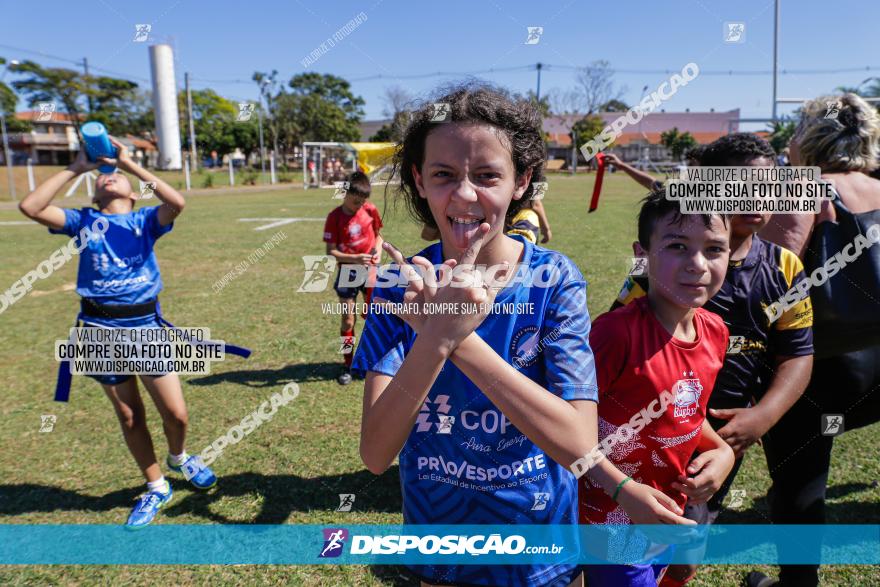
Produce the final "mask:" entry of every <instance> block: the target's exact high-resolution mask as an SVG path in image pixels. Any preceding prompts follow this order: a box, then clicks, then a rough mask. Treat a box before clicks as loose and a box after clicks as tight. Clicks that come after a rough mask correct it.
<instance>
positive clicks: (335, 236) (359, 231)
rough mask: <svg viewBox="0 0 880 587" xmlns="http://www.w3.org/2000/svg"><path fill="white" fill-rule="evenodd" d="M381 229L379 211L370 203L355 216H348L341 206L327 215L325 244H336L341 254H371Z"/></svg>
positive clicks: (362, 207)
mask: <svg viewBox="0 0 880 587" xmlns="http://www.w3.org/2000/svg"><path fill="white" fill-rule="evenodd" d="M381 228H382V219H381V218H380V217H379V210H378V209H377V208H376V206H374V205H373V204H371V203H370V202H365V203H364V205H363V206H361V208H360V210H358V211H357V212H356V213H355V214H348V213H346V212H345V210H343V209H342V206H339V207H337V208H335V209H334V210H333V211H332V212H330V214H328V215H327V222H326V223H325V224H324V242H325V243H336V248H337V249H338V250H339V252H340V253H352V254H361V253H371V252H373V249H374V248H375V246H376V235H378V234H379V230H380V229H381Z"/></svg>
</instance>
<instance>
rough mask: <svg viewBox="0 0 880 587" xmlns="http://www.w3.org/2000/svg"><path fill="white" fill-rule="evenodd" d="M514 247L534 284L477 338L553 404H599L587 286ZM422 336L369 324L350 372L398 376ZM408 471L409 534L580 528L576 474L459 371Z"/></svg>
mask: <svg viewBox="0 0 880 587" xmlns="http://www.w3.org/2000/svg"><path fill="white" fill-rule="evenodd" d="M513 238H517V240H520V241H522V242H523V244H524V247H525V249H524V251H523V258H522V261H521V264H520V267H521V269H524V270H530V273H532V275H533V279H530V278H526V279H522V280H519V283H509V284H508V285H507V287H505V288H504V289H503V290H501V291H500V292H499V293H498V296H497V298H496V300H495V304H496V307H495V309H494V310H493V312H492V313H491V314H489V316H487V317H486V319H485V320H484V321H483V323H482V324H480V326H479V327H478V328H477V329H476V332H477V334H478V335H479V336H480V338H482V339H483V340H484V341H486V342H487V343H488V344H489V345H490V346H491V347H492V348H493V349H494V350H495V352H496V353H498V354H499V355H500V356H501V357H502V358H503V359H504V360H505V361H507V362H508V363H510V364H511V365H512V366H514V368H516V369H518V370H520V371H521V372H522V373H523V374H525V375H526V376H527V377H529V378H530V379H532V380H533V381H535V382H536V383H538V384H539V385H541V386H542V387H544V388H545V389H547V390H549V393H552V394H554V395H557V396H559V397H561V398H562V399H565V400H569V401H570V400H592V401H597V386H596V371H595V366H594V362H593V353H592V351H591V350H590V346H589V333H590V317H589V314H588V312H587V291H586V282H585V280H584V278H583V276H582V275H581V273H580V271H579V270H578V268H577V267H576V266H575V265H574V263H572V262H571V260H569V259H568V258H567V257H565V256H564V255H562V254H560V253H557V252H555V251H550V250H547V249H544V248H542V247H538V246H535V245H533V244H531V243H530V242H527V241H524V240H523V239H522V238H521V237H513ZM420 255H422V256H423V257H425V258H427V259H428V260H430V261H431V262H432V263H434V264H439V263H442V262H443V258H442V249H441V244H440V243H437V244H434V245H432V246H430V247H428V248H427V249H425V250H424V251H423V252H421V253H420ZM552 275H555V279H553V278H552ZM513 281H516V278H514V280H513ZM550 283H553V285H548V284H550ZM540 285H546V287H541V286H540ZM403 291H404V288H402V287H399V286H395V287H392V288H389V289H384V290H383V291H382V292H381V297H383V298H386V299H388V300H390V301H392V302H400V301H401V300H402V296H403ZM377 295H378V294H377ZM415 336H416V335H415V333H414V332H413V330H412V329H411V328H410V327H409V326H407V325H406V324H405V323H404V322H403V321H402V320H400V319H399V318H397V317H395V316H393V315H390V314H380V313H374V314H372V315H370V316H369V318H368V319H367V322H366V325H365V327H364V332H363V335H362V338H361V341H360V344H359V346H358V349H357V353H356V355H355V358H354V362H353V370H354V371H355V372H359V373H361V374H364V373H366V372H367V371H374V372H377V373H383V374H386V375H390V376H393V375H394V374H395V373H396V372H397V370H398V369H399V368H400V365H401V363H402V362H403V359H404V357H405V356H406V354H407V353H408V352H409V350H410V348H412V345H413V342H414V341H415ZM399 461H400V482H401V486H402V493H403V517H404V521H405V523H407V524H577V522H578V518H577V481H576V479H575V477H574V475H573V474H572V473H571V472H570V471H569V470H568V469H567V468H566V465H568V463H566V464H559V463H556V462H555V461H553V460H551V459H550V457H549V456H547V455H546V454H545V453H544V451H543V450H541V449H540V448H538V447H537V446H536V445H535V444H534V443H533V442H532V441H530V440H529V439H528V438H526V436H525V435H524V434H523V433H521V432H520V431H519V430H517V428H516V427H515V426H514V425H513V424H511V422H510V421H509V420H508V419H507V418H506V417H505V416H504V414H502V413H501V411H500V410H499V409H498V408H497V407H495V405H494V404H493V403H492V402H491V401H489V399H488V398H487V397H486V396H485V395H484V394H483V392H482V391H480V389H479V388H478V387H477V386H476V385H474V383H473V382H471V380H470V379H468V378H467V377H466V376H465V375H464V374H463V373H462V372H461V371H460V370H459V369H458V368H457V367H456V366H455V365H454V364H453V363H452V362H451V361H447V362H446V363H445V364H444V366H443V368H442V370H441V371H440V374H439V375H438V376H437V380H436V381H435V382H434V385H433V386H432V387H431V389H430V391H429V392H428V396H427V398H426V400H425V402H424V405H423V406H422V409H421V411H420V412H419V415H418V417H417V418H416V421H415V424H414V425H413V429H412V431H411V432H410V435H409V438H408V439H407V441H406V444H405V445H404V447H403V449H402V450H401V452H400V457H399ZM413 570H414V571H415V572H416V573H417V574H419V575H420V576H422V577H423V578H424V579H425V580H427V581H430V582H440V583H470V584H479V585H547V584H552V583H555V582H556V581H559V582H565V584H567V582H566V581H570V580H571V579H572V578H573V575H574V574H575V573H576V568H575V566H574V565H546V564H534V565H516V566H474V565H464V566H420V567H413Z"/></svg>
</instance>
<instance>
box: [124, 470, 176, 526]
mask: <svg viewBox="0 0 880 587" xmlns="http://www.w3.org/2000/svg"><path fill="white" fill-rule="evenodd" d="M165 486H166V487H167V488H168V492H167V493H162V492H161V491H149V492H147V493H145V494H143V495H142V496H140V498H138V501H137V503H136V504H135V505H134V509H132V510H131V515H129V516H128V521H127V522H126V523H125V527H126V528H129V529H131V530H136V529H138V528H143V527H144V526H146V525H147V524H149V523H150V522H152V521H153V518H155V517H156V514H157V513H159V510H160V509H161V508H162V506H163V505H165V504H166V503H168V502H169V501H171V496H172V495H173V493H174V492H173V491H171V484H170V483H167V482H166V483H165Z"/></svg>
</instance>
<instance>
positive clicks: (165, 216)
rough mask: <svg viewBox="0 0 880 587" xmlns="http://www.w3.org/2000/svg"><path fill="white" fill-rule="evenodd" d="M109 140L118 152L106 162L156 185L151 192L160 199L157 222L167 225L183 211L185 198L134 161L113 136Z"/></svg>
mask: <svg viewBox="0 0 880 587" xmlns="http://www.w3.org/2000/svg"><path fill="white" fill-rule="evenodd" d="M110 142H111V143H112V144H113V146H114V147H116V148H117V149H119V154H118V155H117V158H116V159H115V160H114V159H107V161H108V162H110V163H113V164H115V165H116V166H117V167H119V169H121V170H122V171H127V172H128V173H131V174H132V175H134V176H135V177H137V178H138V179H139V180H141V181H143V182H145V183H146V182H152V183H154V184H155V185H156V189H155V190H153V192H154V193H155V194H156V197H157V198H159V199H160V200H161V201H162V205H161V206H159V212H158V214H157V216H158V219H159V224H161V225H162V226H168V225H169V224H171V223H172V222H174V219H175V218H177V217H178V216H179V215H180V213H181V212H183V208H184V206H186V200H184V198H183V195H182V194H181V193H180V192H178V191H177V190H176V189H174V188H173V187H171V186H170V185H168V184H167V183H165V182H164V181H162V180H161V179H160V178H159V177H157V176H155V175H153V174H152V173H150V172H149V171H147V170H146V169H144V168H143V167H141V166H140V165H138V164H137V163H135V162H134V160H133V159H132V158H131V154H129V152H128V148H127V147H126V146H125V145H123V144H122V143H120V142H119V141H118V140H116V139H115V138H113V137H110Z"/></svg>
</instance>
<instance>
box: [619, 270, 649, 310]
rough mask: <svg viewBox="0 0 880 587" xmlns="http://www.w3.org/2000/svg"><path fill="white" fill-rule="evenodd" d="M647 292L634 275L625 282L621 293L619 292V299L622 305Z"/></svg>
mask: <svg viewBox="0 0 880 587" xmlns="http://www.w3.org/2000/svg"><path fill="white" fill-rule="evenodd" d="M646 293H647V292H645V290H644V289H643V288H642V286H640V285H639V284H638V283H636V281H635V280H634V279H633V278H632V275H630V276H628V277H627V278H626V281H625V282H623V287H622V288H621V289H620V293H619V294H617V301H618V302H619V303H620V304H622V305H624V306H625V305H627V304H628V303H630V302H631V301H633V300H635V299H638V298H640V297H642V296H644V295H645V294H646Z"/></svg>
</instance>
